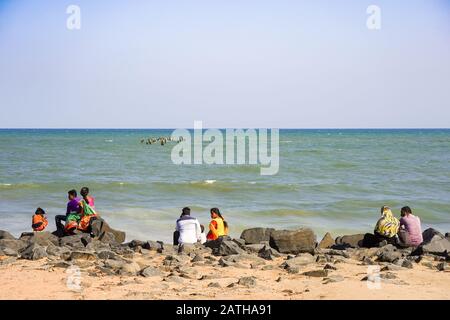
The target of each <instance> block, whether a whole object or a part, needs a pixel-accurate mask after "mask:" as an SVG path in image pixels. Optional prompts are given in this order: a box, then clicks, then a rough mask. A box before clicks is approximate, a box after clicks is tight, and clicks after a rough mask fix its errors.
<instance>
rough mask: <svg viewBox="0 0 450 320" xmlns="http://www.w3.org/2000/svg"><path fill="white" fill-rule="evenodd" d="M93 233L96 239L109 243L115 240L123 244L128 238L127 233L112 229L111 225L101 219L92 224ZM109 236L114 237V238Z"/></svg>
mask: <svg viewBox="0 0 450 320" xmlns="http://www.w3.org/2000/svg"><path fill="white" fill-rule="evenodd" d="M91 233H92V234H93V235H94V237H96V238H99V240H102V241H108V242H110V241H111V240H114V241H115V242H117V243H123V242H124V241H125V237H126V234H125V232H123V231H119V230H115V229H113V228H111V227H110V226H109V224H108V223H106V221H105V220H103V219H101V218H98V219H96V220H95V221H93V222H92V224H91ZM108 235H112V236H113V237H110V236H108Z"/></svg>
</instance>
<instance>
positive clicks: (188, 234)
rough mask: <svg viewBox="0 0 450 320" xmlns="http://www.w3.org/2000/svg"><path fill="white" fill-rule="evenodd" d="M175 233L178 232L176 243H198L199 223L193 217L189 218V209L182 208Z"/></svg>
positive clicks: (199, 234) (199, 235)
mask: <svg viewBox="0 0 450 320" xmlns="http://www.w3.org/2000/svg"><path fill="white" fill-rule="evenodd" d="M176 231H178V232H179V234H180V235H179V237H178V243H179V244H184V243H197V242H198V241H200V239H201V238H200V237H201V233H202V231H201V228H200V223H199V222H198V220H197V219H196V218H194V217H191V209H190V208H188V207H186V208H183V210H182V213H181V217H180V218H179V219H178V220H177V224H176Z"/></svg>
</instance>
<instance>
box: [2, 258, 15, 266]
mask: <svg viewBox="0 0 450 320" xmlns="http://www.w3.org/2000/svg"><path fill="white" fill-rule="evenodd" d="M16 261H17V258H16V257H8V258H6V259H0V266H5V265H8V264H11V263H14V262H16Z"/></svg>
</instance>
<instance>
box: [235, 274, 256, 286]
mask: <svg viewBox="0 0 450 320" xmlns="http://www.w3.org/2000/svg"><path fill="white" fill-rule="evenodd" d="M238 284H239V285H241V286H245V287H255V286H256V278H255V277H253V276H251V277H242V278H240V279H239V281H238Z"/></svg>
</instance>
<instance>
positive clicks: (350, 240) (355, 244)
mask: <svg viewBox="0 0 450 320" xmlns="http://www.w3.org/2000/svg"><path fill="white" fill-rule="evenodd" d="M363 239H364V234H362V233H358V234H351V235H345V236H342V237H337V238H336V241H335V242H336V246H342V247H347V248H348V247H350V248H359V247H362V245H363V243H362V242H363Z"/></svg>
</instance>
